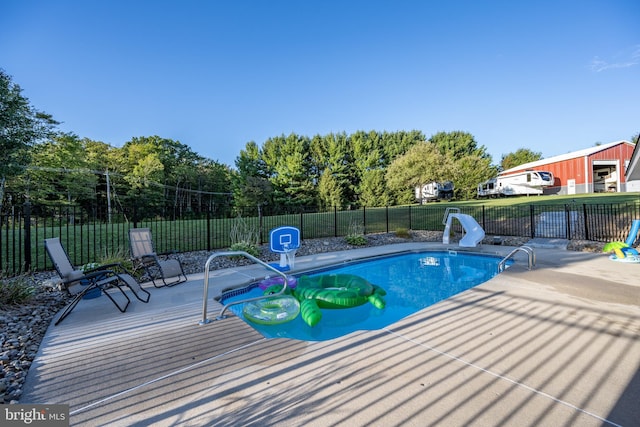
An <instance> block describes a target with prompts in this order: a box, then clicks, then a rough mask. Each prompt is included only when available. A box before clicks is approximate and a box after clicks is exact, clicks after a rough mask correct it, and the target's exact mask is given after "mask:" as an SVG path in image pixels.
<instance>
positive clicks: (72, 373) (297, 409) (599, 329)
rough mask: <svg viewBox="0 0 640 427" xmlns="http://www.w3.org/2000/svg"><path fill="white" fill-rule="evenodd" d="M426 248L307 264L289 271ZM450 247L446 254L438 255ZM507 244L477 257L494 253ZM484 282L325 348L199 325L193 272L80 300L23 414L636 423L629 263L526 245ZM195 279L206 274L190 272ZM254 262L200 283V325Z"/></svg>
mask: <svg viewBox="0 0 640 427" xmlns="http://www.w3.org/2000/svg"><path fill="white" fill-rule="evenodd" d="M442 248H444V246H442V245H440V244H432V243H407V244H399V245H391V246H385V247H374V248H365V249H357V250H351V251H345V252H336V253H330V254H318V255H313V256H307V257H300V258H297V259H296V269H295V270H294V272H296V271H304V270H308V269H312V268H315V267H319V266H323V265H328V264H332V263H336V262H342V261H346V260H350V259H355V258H359V257H368V256H372V255H378V254H383V253H391V252H399V251H406V250H417V249H434V250H435V249H442ZM450 248H452V249H456V250H457V249H458V248H457V247H455V246H453V245H452V246H450ZM511 249H513V248H511V247H505V246H484V247H481V248H479V249H478V250H479V251H482V252H486V253H499V254H501V255H505V254H507V253H508V252H509V251H510V250H511ZM535 253H536V258H537V263H536V267H535V268H534V269H533V270H532V271H529V270H528V269H527V258H526V256H525V254H524V253H522V252H519V253H518V254H516V256H515V260H516V263H515V264H514V265H513V266H512V267H511V268H509V269H507V270H506V271H505V272H504V273H502V274H500V275H498V276H496V277H495V278H493V279H491V280H490V281H488V282H486V283H485V284H483V285H481V286H478V287H476V288H473V289H471V290H468V291H465V292H463V293H460V294H458V295H455V296H453V297H451V298H449V299H447V300H444V301H442V302H440V303H438V304H435V305H433V306H431V307H429V308H427V309H424V310H422V311H420V312H418V313H416V314H415V315H412V316H409V317H407V318H405V319H403V320H401V321H399V322H397V323H394V324H393V325H391V326H389V327H387V328H385V329H382V330H377V331H363V332H356V333H353V334H350V335H348V336H344V337H342V338H338V339H334V340H331V341H323V342H302V341H296V340H287V339H265V338H263V337H262V336H261V335H260V334H258V333H257V332H255V331H254V330H253V329H252V328H251V327H250V326H248V325H247V324H245V323H244V322H243V321H242V320H240V319H238V318H237V317H235V316H230V317H229V318H226V319H224V320H221V321H214V322H212V323H210V324H207V325H202V326H201V325H199V324H198V322H199V321H200V320H201V319H202V303H203V281H202V274H200V275H195V276H191V277H190V279H191V280H190V281H189V282H187V283H185V284H181V285H178V286H176V287H172V288H161V289H156V288H153V287H152V286H150V285H149V284H147V285H145V286H146V287H150V288H151V289H150V292H151V293H152V296H151V301H150V302H149V303H148V304H144V303H141V302H139V301H137V300H135V299H134V298H133V297H132V298H131V299H132V303H131V305H130V307H129V309H128V310H127V312H126V313H124V314H121V313H119V312H118V311H117V310H116V309H115V307H113V305H112V304H111V302H110V301H109V300H108V299H107V298H104V297H101V298H96V299H92V300H83V301H82V302H80V304H79V305H78V306H77V307H76V308H75V310H74V311H73V312H72V313H71V314H70V315H69V316H68V317H67V318H66V319H65V320H64V321H63V322H62V323H61V324H60V325H58V326H51V327H50V328H49V330H48V332H47V334H46V336H45V338H44V340H43V342H42V345H41V347H40V349H39V352H38V355H37V357H36V359H35V361H34V363H33V365H32V366H31V369H30V370H29V373H28V376H27V380H26V382H25V388H24V392H23V395H22V397H21V399H20V401H21V403H47V404H56V403H60V404H69V405H70V412H71V425H78V426H98V425H99V426H110V425H113V426H133V425H139V426H149V425H152V424H153V425H154V426H205V425H210V426H237V425H243V426H248V425H256V426H258V425H259V426H267V425H278V426H302V425H305V426H323V427H324V426H337V425H349V426H350V427H354V426H370V425H377V426H400V425H401V426H421V427H422V426H426V425H446V426H463V425H464V426H468V425H477V426H499V425H501V426H509V425H513V426H554V427H555V426H569V425H579V426H602V425H612V426H615V425H622V426H634V425H635V426H638V425H640V405H638V402H640V280H638V277H640V264H629V263H626V264H625V263H618V262H612V261H610V260H608V259H607V257H606V256H605V255H603V254H591V253H580V252H571V251H566V250H561V249H554V248H548V247H543V248H538V249H535ZM203 267H204V266H203ZM264 275H265V270H264V269H263V268H262V267H260V266H257V265H254V266H249V267H242V268H237V269H229V270H220V271H212V272H211V275H210V282H209V283H210V289H209V300H208V301H209V302H208V307H209V308H208V314H207V317H208V318H210V319H213V318H215V317H216V315H217V313H218V312H219V310H220V308H221V306H220V304H219V303H217V302H216V301H214V300H212V299H211V298H212V297H214V296H216V295H218V294H219V293H220V292H221V291H222V290H223V289H227V288H231V287H236V286H239V285H242V284H245V283H248V282H250V281H251V280H252V279H254V280H256V279H259V278H262V277H264Z"/></svg>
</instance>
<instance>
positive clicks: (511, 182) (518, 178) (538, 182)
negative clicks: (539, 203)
mask: <svg viewBox="0 0 640 427" xmlns="http://www.w3.org/2000/svg"><path fill="white" fill-rule="evenodd" d="M550 186H553V174H552V173H551V172H547V171H534V170H529V171H523V172H516V173H510V174H508V175H498V176H497V177H496V178H491V179H490V180H488V181H485V182H482V183H480V184H478V197H499V196H519V195H532V194H535V195H538V194H542V193H543V191H544V188H545V187H550Z"/></svg>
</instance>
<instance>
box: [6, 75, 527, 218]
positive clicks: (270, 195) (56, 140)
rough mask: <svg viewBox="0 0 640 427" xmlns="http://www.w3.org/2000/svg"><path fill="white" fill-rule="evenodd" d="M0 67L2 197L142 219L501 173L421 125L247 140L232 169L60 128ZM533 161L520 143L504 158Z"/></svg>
mask: <svg viewBox="0 0 640 427" xmlns="http://www.w3.org/2000/svg"><path fill="white" fill-rule="evenodd" d="M58 124H59V123H58V122H56V121H55V120H54V119H53V117H52V116H50V115H48V114H46V113H44V112H41V111H38V110H37V109H35V108H34V107H33V106H31V105H30V104H29V101H28V99H26V98H25V97H24V96H23V95H22V94H21V88H20V87H19V85H17V84H15V83H14V82H13V81H12V79H11V77H10V76H9V75H7V74H6V73H5V72H4V71H3V70H2V69H0V149H2V150H3V153H4V155H5V158H6V159H7V160H6V161H5V162H3V163H2V164H1V165H0V176H1V178H0V179H1V181H0V203H3V205H5V206H6V205H7V204H12V205H15V204H19V203H24V202H25V201H27V200H29V201H31V203H32V204H34V205H39V206H45V207H46V206H48V205H59V204H67V205H69V206H78V207H81V208H83V209H85V210H91V209H94V208H95V206H96V205H99V206H107V205H109V206H111V205H112V204H113V208H114V209H123V207H126V206H135V207H136V209H138V213H137V214H138V215H139V216H149V215H159V214H162V215H167V214H171V213H173V214H179V215H180V216H182V215H183V214H184V213H185V212H198V211H201V210H203V209H209V210H210V209H212V208H216V207H220V206H225V207H229V206H231V207H233V206H236V207H243V206H253V207H255V206H258V207H271V208H272V209H273V208H277V207H302V206H317V207H320V208H324V209H328V208H333V207H338V208H358V207H363V206H364V207H375V206H390V205H397V204H408V203H413V202H415V200H414V188H415V187H416V186H419V185H422V184H425V183H428V182H432V181H447V180H450V181H453V182H454V183H455V196H456V197H457V198H460V199H467V198H472V197H474V196H475V191H476V186H477V184H478V183H479V182H482V181H484V180H486V179H488V178H491V177H493V176H495V174H496V173H497V171H498V170H499V167H498V166H494V165H492V159H491V156H490V155H489V154H488V153H487V149H486V147H484V146H482V145H479V144H478V143H477V141H475V139H474V137H473V135H471V134H470V133H467V132H463V131H455V132H439V133H436V134H434V135H432V136H430V137H429V138H427V137H425V135H424V134H423V133H422V132H420V131H417V130H412V131H398V132H379V131H358V132H355V133H352V134H346V133H344V132H343V133H330V134H328V135H315V136H312V137H309V136H304V135H297V134H295V133H292V134H290V135H281V136H277V137H273V138H269V139H268V140H266V141H265V142H264V143H263V144H261V145H258V144H257V143H256V142H253V141H251V142H248V143H247V144H246V145H245V147H244V149H242V150H241V151H240V153H239V155H238V156H237V158H236V161H235V168H232V167H230V166H228V165H224V164H221V163H219V162H217V161H213V160H210V159H207V158H205V157H203V156H201V155H199V154H197V153H195V152H194V151H193V150H191V149H190V148H189V147H188V146H187V145H185V144H183V143H181V142H179V141H174V140H171V139H166V138H162V137H160V136H148V137H135V138H132V139H131V140H130V141H127V142H126V143H124V145H123V146H122V147H112V146H110V145H108V144H105V143H103V142H100V141H94V140H91V139H88V138H81V137H79V136H77V135H75V134H73V133H62V132H59V131H57V130H56V126H57V125H58ZM514 158H515V159H516V160H515V161H519V162H521V163H522V162H524V161H531V160H537V159H539V158H540V154H539V153H534V152H531V151H530V150H527V149H520V150H519V151H517V152H516V153H511V154H510V155H507V156H503V162H505V159H506V161H507V162H509V161H513V160H514Z"/></svg>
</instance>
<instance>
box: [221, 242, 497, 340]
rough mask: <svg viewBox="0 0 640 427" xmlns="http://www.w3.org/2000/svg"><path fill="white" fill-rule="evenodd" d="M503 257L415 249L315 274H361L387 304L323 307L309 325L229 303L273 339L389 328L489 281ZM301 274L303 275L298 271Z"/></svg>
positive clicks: (251, 290)
mask: <svg viewBox="0 0 640 427" xmlns="http://www.w3.org/2000/svg"><path fill="white" fill-rule="evenodd" d="M501 259H502V258H500V257H497V256H492V255H484V254H482V255H481V254H475V253H469V252H455V251H444V252H433V251H429V252H411V253H403V254H399V255H392V256H386V257H381V258H375V259H368V260H363V261H357V262H353V263H349V264H346V265H340V266H334V267H330V268H326V269H322V270H317V271H314V272H312V273H305V274H306V275H308V276H311V277H315V276H318V275H324V274H350V275H357V276H360V277H362V278H364V279H366V280H368V281H369V282H370V283H372V284H375V285H378V286H380V287H382V288H383V289H384V290H385V291H386V292H387V294H386V295H385V296H384V300H385V301H386V305H385V307H384V308H382V309H379V308H376V307H374V306H373V305H372V304H369V303H367V304H364V305H361V306H358V307H352V308H347V309H322V310H321V311H322V319H321V320H320V322H319V323H318V324H317V325H315V326H314V327H310V326H308V325H307V324H306V323H305V322H304V321H303V320H302V316H298V317H296V318H295V319H294V320H293V321H290V322H287V323H281V324H278V325H263V324H257V323H254V322H250V321H248V320H246V319H245V317H244V315H243V313H242V311H243V305H242V304H238V305H233V306H231V307H229V310H231V311H232V312H233V313H234V314H236V315H237V316H239V317H240V318H242V319H243V320H245V321H246V322H247V323H248V324H250V325H251V326H252V327H253V328H255V329H256V330H258V331H259V332H260V333H261V334H262V335H263V336H265V337H267V338H292V339H298V340H305V341H325V340H329V339H333V338H337V337H340V336H343V335H347V334H349V333H351V332H355V331H358V330H376V329H381V328H384V327H386V326H388V325H390V324H392V323H394V322H396V321H398V320H400V319H402V318H404V317H407V316H409V315H411V314H413V313H416V312H417V311H419V310H422V309H423V308H426V307H429V306H430V305H433V304H435V303H437V302H438V301H442V300H444V299H446V298H449V297H450V296H452V295H455V294H458V293H460V292H462V291H465V290H467V289H471V288H473V287H474V286H477V285H479V284H481V283H484V282H486V281H487V280H489V279H491V278H492V277H493V276H495V275H496V274H497V273H498V264H499V263H500V261H501ZM295 276H299V275H295ZM262 294H263V290H261V289H260V288H259V287H258V284H257V283H256V284H253V285H250V286H248V287H246V288H243V289H236V290H233V291H229V292H226V293H224V294H223V295H222V297H221V302H222V303H223V304H228V303H230V302H234V301H240V300H243V299H246V298H252V297H256V296H260V295H262Z"/></svg>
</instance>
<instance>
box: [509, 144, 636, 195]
mask: <svg viewBox="0 0 640 427" xmlns="http://www.w3.org/2000/svg"><path fill="white" fill-rule="evenodd" d="M634 148H635V144H633V143H631V142H629V141H617V142H610V143H609V144H603V145H598V146H595V147H591V148H587V149H584V150H579V151H574V152H572V153H567V154H561V155H559V156H554V157H549V158H547V159H542V160H538V161H535V162H530V163H525V164H522V165H520V166H516V167H515V168H511V169H508V170H505V171H503V172H502V174H509V173H513V172H519V171H525V170H540V171H549V172H551V173H552V174H553V176H554V178H555V179H554V184H553V186H551V187H547V188H545V190H544V194H579V193H601V192H607V191H623V192H624V191H638V187H636V185H637V184H638V183H637V182H631V181H630V182H629V183H627V181H626V179H625V172H626V170H627V168H628V167H629V162H630V160H631V155H632V153H633V149H634Z"/></svg>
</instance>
